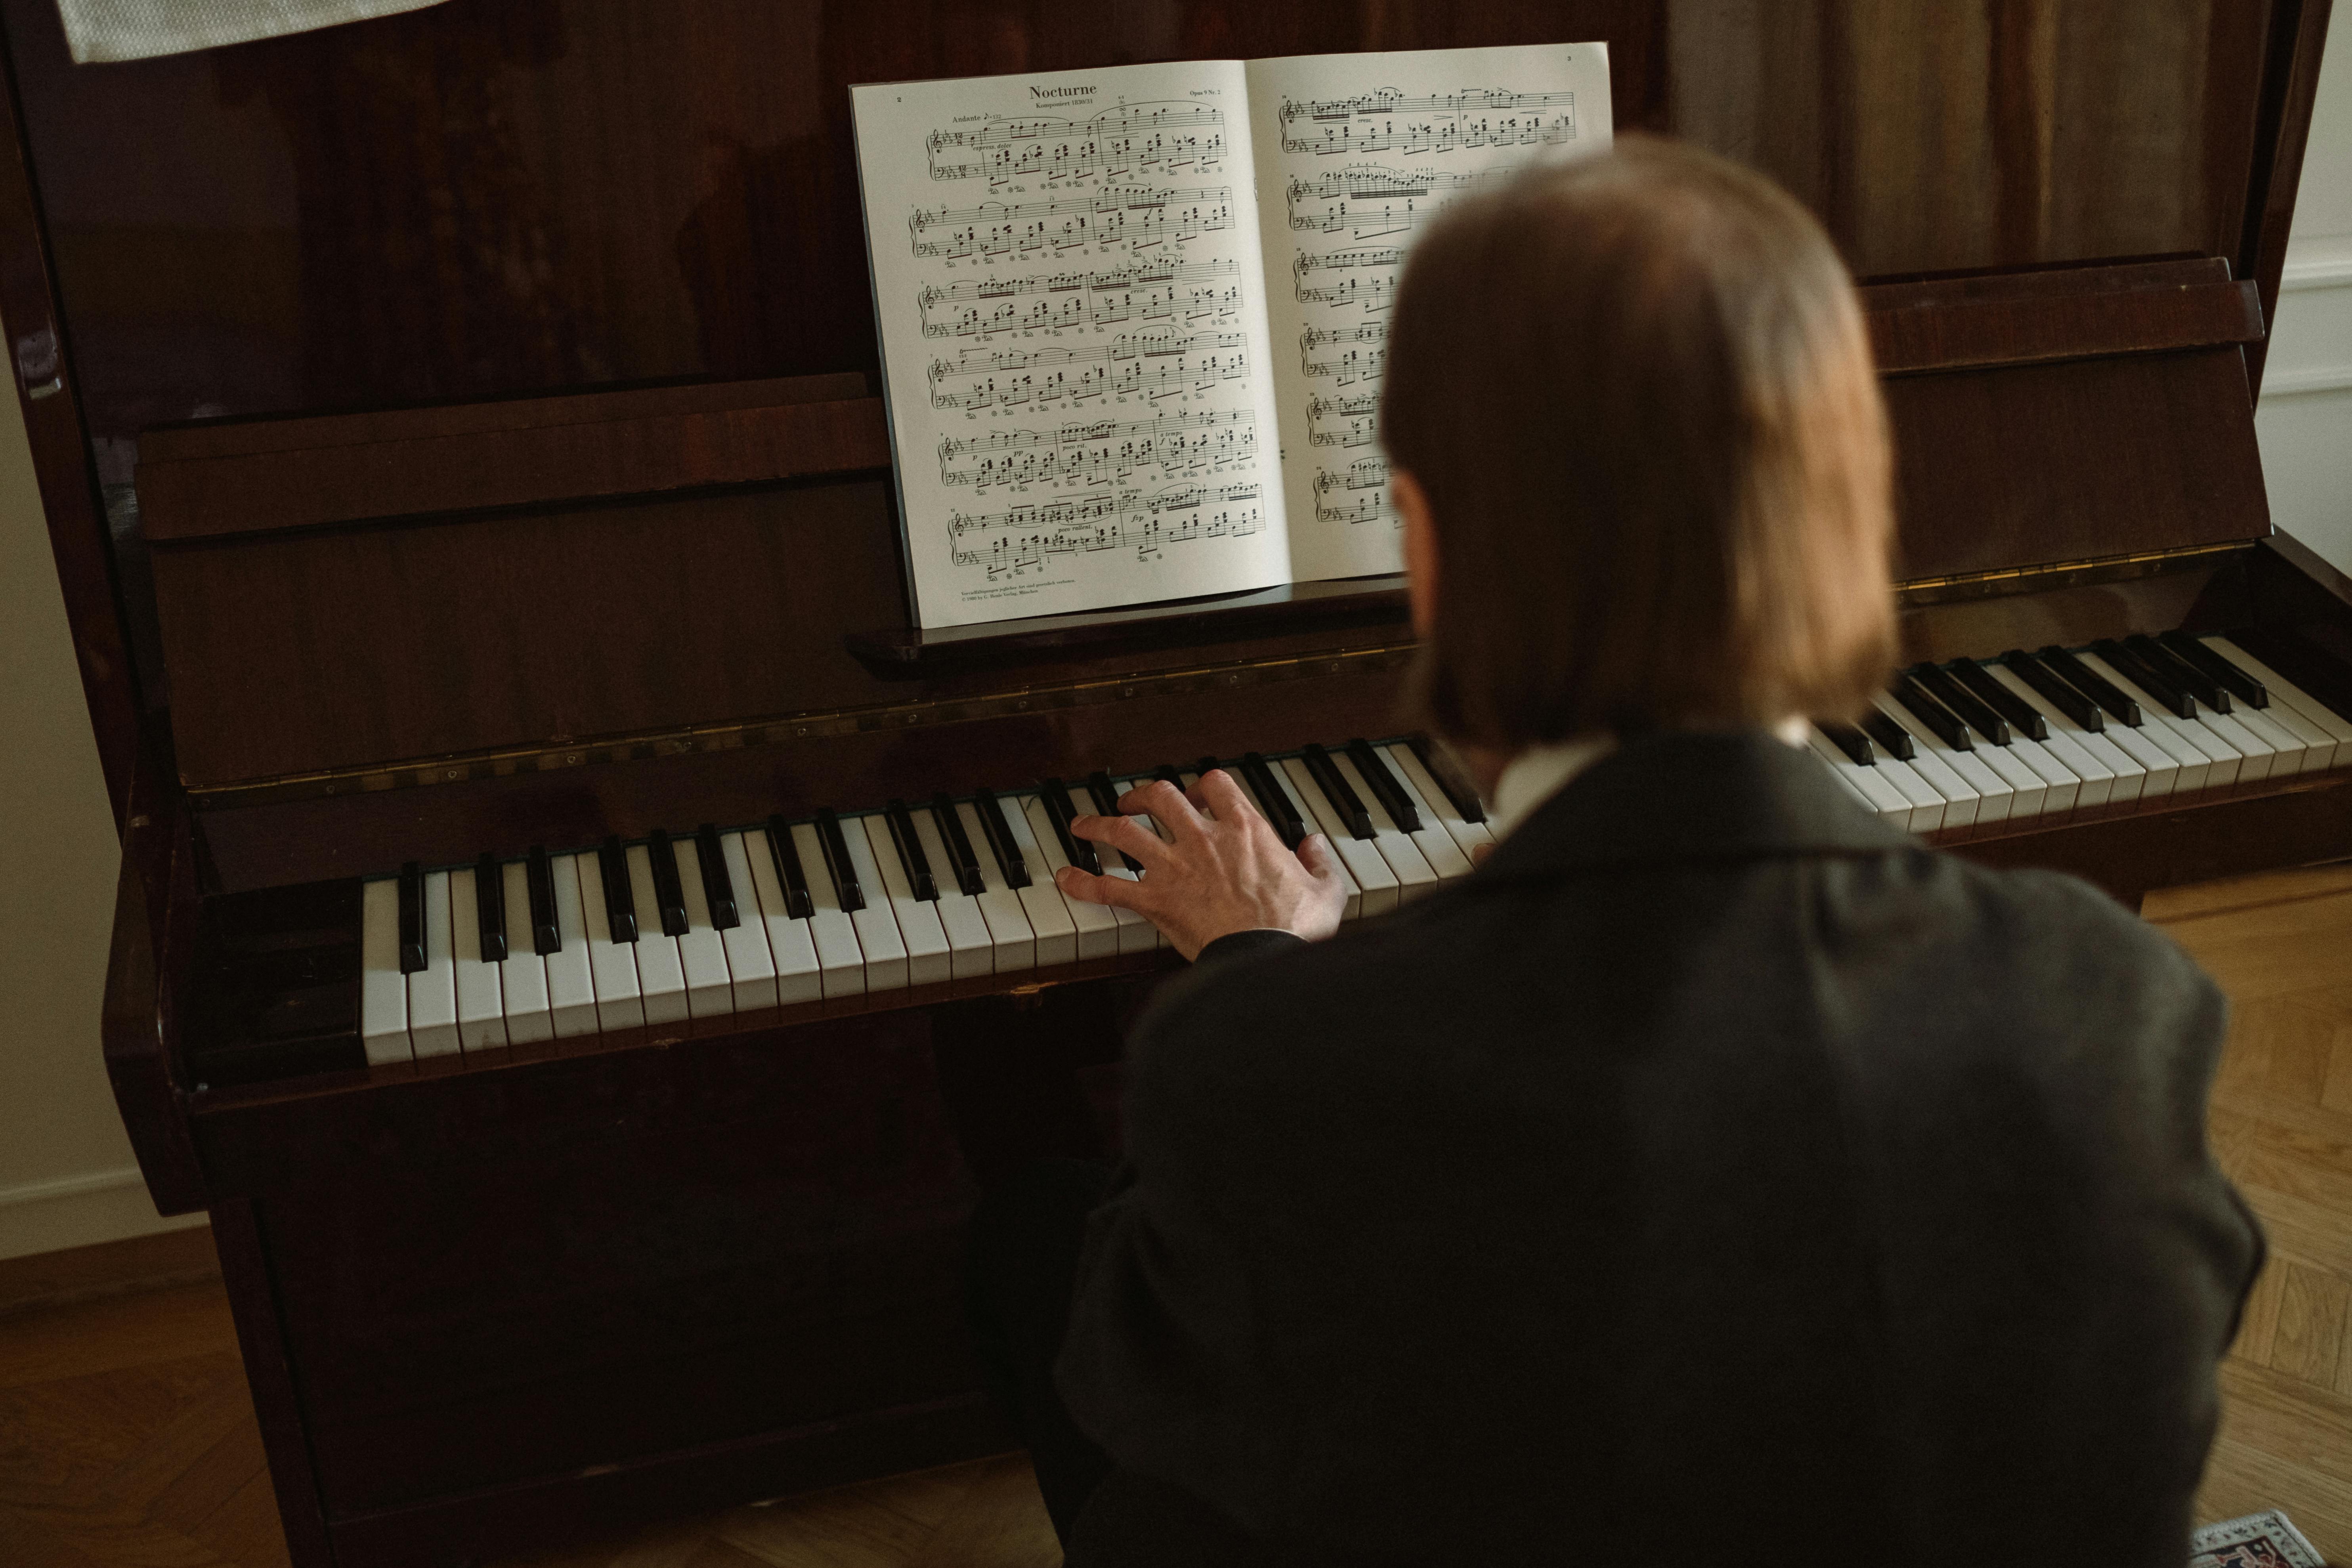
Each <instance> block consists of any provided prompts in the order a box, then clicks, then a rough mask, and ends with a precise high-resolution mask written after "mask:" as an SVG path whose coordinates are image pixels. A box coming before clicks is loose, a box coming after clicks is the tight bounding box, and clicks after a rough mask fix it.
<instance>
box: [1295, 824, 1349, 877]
mask: <svg viewBox="0 0 2352 1568" xmlns="http://www.w3.org/2000/svg"><path fill="white" fill-rule="evenodd" d="M1298 863H1299V864H1300V865H1302V866H1304V867H1306V868H1307V875H1309V876H1311V877H1313V878H1314V879H1316V880H1317V881H1318V882H1330V881H1336V880H1338V879H1339V856H1337V855H1335V854H1333V853H1332V852H1331V841H1330V840H1329V839H1328V838H1326V837H1323V835H1321V834H1319V833H1310V834H1308V835H1307V837H1304V838H1302V839H1300V840H1299V841H1298Z"/></svg>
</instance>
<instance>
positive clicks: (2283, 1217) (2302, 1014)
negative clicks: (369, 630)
mask: <svg viewBox="0 0 2352 1568" xmlns="http://www.w3.org/2000/svg"><path fill="white" fill-rule="evenodd" d="M2146 913H2147V915H2148V917H2149V918H2150V919H2152V920H2155V921H2159V922H2160V923H2162V924H2163V925H2164V926H2165V927H2166V928H2167V929H2168V930H2169V931H2171V933H2172V934H2173V935H2174V937H2176V938H2177V939H2178V940H2179V942H2181V943H2182V944H2183V945H2184V946H2186V947H2187V948H2188V949H2189V951H2190V952H2193V953H2195V954H2196V955H2197V957H2198V958H2199V960H2200V961H2201V962H2202V963H2204V964H2205V965H2206V966H2207V967H2208V968H2209V969H2210V970H2211V971H2212V973H2214V974H2215V975H2216V976H2217V977H2218V978H2219V979H2220V980H2221V984H2222V985H2223V986H2224V987H2225V988H2226V989H2227V990H2228V991H2229V993H2230V995H2231V1001H2232V1004H2233V1006H2234V1009H2235V1012H2234V1021H2233V1024H2232V1026H2231V1037H2230V1045H2229V1049H2228V1051H2227V1052H2226V1053H2225V1055H2224V1058H2223V1060H2222V1065H2221V1075H2220V1078H2219V1079H2218V1080H2217V1082H2216V1084H2215V1087H2214V1092H2213V1110H2212V1131H2213V1139H2214V1143H2215V1147H2216V1148H2217V1150H2218V1151H2219V1152H2220V1154H2221V1162H2222V1163H2223V1165H2224V1167H2225V1168H2226V1169H2227V1170H2228V1171H2229V1172H2230V1173H2231V1176H2232V1178H2234V1179H2235V1180H2236V1181H2237V1183H2238V1184H2239V1186H2240V1187H2241V1188H2242V1190H2243V1191H2244V1192H2245V1194H2246V1195H2247V1198H2248V1200H2249V1201H2250V1202H2252V1205H2253V1206H2254V1208H2255V1209H2256V1211H2257V1212H2259V1213H2260V1214H2261V1215H2262V1216H2263V1224H2264V1225H2265V1226H2267V1227H2268V1228H2269V1231H2270V1236H2271V1245H2272V1254H2271V1258H2272V1261H2271V1267H2270V1268H2269V1270H2268V1271H2267V1272H2266V1273H2265V1274H2264V1275H2263V1279H2262V1281H2261V1283H2260V1284H2259V1285H2258V1286H2257V1287H2256V1289H2255V1293H2254V1297H2253V1300H2252V1302H2251V1303H2250V1305H2249V1309H2248V1311H2247V1314H2246V1322H2245V1327H2244V1330H2243V1331H2242V1333H2241V1335H2240V1337H2239V1342H2238V1344H2237V1346H2236V1348H2235V1350H2234V1351H2233V1352H2232V1353H2231V1357H2230V1360H2229V1362H2228V1363H2227V1364H2226V1365H2225V1366H2224V1367H2223V1369H2222V1386H2223V1390H2224V1401H2225V1404H2224V1411H2223V1417H2222V1429H2221V1440H2220V1442H2219V1443H2218V1445H2217V1446H2216V1447H2215V1449H2214V1454H2213V1458H2212V1463H2211V1465H2210V1468H2209V1470H2208V1472H2207V1476H2206V1481H2205V1487H2204V1490H2203V1492H2202V1494H2201V1495H2200V1500H2199V1504H2200V1506H2199V1516H2200V1519H2222V1518H2229V1517H2231V1516H2233V1515H2237V1514H2242V1513H2252V1512H2254V1511H2256V1510H2261V1509H2264V1508H2284V1509H2285V1510H2287V1512H2288V1513H2289V1514H2290V1515H2292V1516H2293V1518H2294V1521H2295V1522H2296V1523H2297V1524H2298V1525H2299V1526H2300V1527H2301V1528H2302V1529H2303V1531H2305V1533H2306V1534H2307V1535H2309V1536H2310V1537H2311V1538H2312V1540H2313V1542H2315V1544H2316V1545H2318V1547H2319V1548H2320V1549H2321V1551H2322V1552H2326V1554H2327V1555H2328V1557H2329V1558H2330V1559H2331V1560H2332V1561H2335V1562H2337V1563H2352V868H2336V869H2330V870H2324V871H2311V872H2296V873H2291V874H2286V875H2282V876H2275V877H2265V878H2254V879H2246V880H2245V881H2242V882H2236V883H2221V884H2214V885H2211V886H2208V887H2203V888H2193V889H2177V890H2174V891H2171V892H2167V893H2162V894H2158V895H2156V896H2154V897H2152V898H2151V899H2150V900H2148V905H2147V910H2146ZM1059 1560H1060V1553H1059V1552H1058V1551H1057V1550H1056V1548H1055V1544H1054V1537H1053V1531H1052V1529H1051V1528H1050V1526H1049V1525H1048V1524H1047V1522H1046V1520H1045V1512H1044V1510H1043V1509H1042V1508H1040V1507H1039V1505H1038V1503H1037V1498H1036V1490H1035V1488H1034V1486H1033V1485H1032V1483H1031V1481H1030V1477H1029V1469H1028V1466H1027V1464H1026V1463H1025V1462H1024V1461H1023V1460H1022V1459H1020V1458H1017V1457H1016V1458H999V1459H989V1460H982V1461H981V1462H979V1463H977V1464H971V1465H961V1466H956V1467H953V1468H947V1469H941V1470H932V1471H927V1472H924V1473H922V1474H919V1475H913V1476H901V1477H897V1478H894V1479H889V1480H884V1481H876V1482H871V1483H868V1484H866V1485H864V1486H856V1487H845V1488H842V1489H838V1490H835V1491H829V1492H822V1493H816V1494H814V1495H811V1496H806V1497H801V1498H795V1499H790V1500H784V1501H782V1502H778V1503H775V1504H773V1505H771V1506H769V1507H765V1508H739V1509H732V1510H728V1511H726V1512H723V1513H719V1514H714V1515H709V1516H705V1517H701V1518H694V1519H683V1520H677V1521H668V1522H666V1523H663V1524H659V1525H655V1526H650V1527H647V1528H646V1529H642V1530H638V1531H632V1532H630V1533H628V1534H626V1535H625V1536H621V1537H618V1538H614V1539H611V1540H605V1541H599V1542H591V1543H587V1544H583V1545H575V1546H572V1547H568V1548H564V1549H562V1550H558V1551H551V1552H544V1553H539V1554H535V1555H531V1556H527V1557H519V1558H509V1559H505V1560H503V1561H502V1562H501V1563H499V1564H498V1568H914V1565H920V1568H1052V1565H1053V1564H1054V1563H1057V1562H1059ZM285 1562H286V1550H285V1545H284V1542H283V1541H282V1540H281V1539H280V1537H279V1535H278V1521H277V1515H276V1511H275V1507H274V1504H273V1501H272V1499H271V1496H270V1491H269V1479H268V1473H267V1471H266V1469H265V1468H264V1466H263V1462H262V1456H261V1446H260V1442H259V1439H258V1437H257V1434H256V1432H255V1429H254V1423H253V1408H252V1405H251V1404H250V1402H249V1401H248V1400H247V1395H246V1392H245V1384H244V1381H243V1378H242V1376H241V1373H240V1367H239V1363H238V1360H237V1352H236V1338H235V1335H234V1334H233V1332H232V1331H231V1328H230V1324H229V1316H228V1305H227V1301H226V1298H225V1297H224V1296H223V1295H222V1293H221V1291H220V1289H219V1287H218V1285H217V1284H213V1283H194V1284H187V1283H182V1284H174V1285H172V1286H170V1287H169V1288H166V1289H157V1290H154V1291H152V1292H149V1293H146V1294H143V1295H139V1296H135V1297H129V1298H121V1297H118V1298H112V1299H103V1300H87V1301H83V1302H81V1303H79V1304H76V1305H70V1306H65V1307H60V1308H56V1309H52V1310H37V1311H29V1312H18V1313H16V1314H14V1315H10V1316H0V1565H5V1568H117V1565H121V1568H132V1565H136V1568H216V1565H236V1568H269V1565H278V1564H283V1563H285Z"/></svg>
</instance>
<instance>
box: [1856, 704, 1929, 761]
mask: <svg viewBox="0 0 2352 1568" xmlns="http://www.w3.org/2000/svg"><path fill="white" fill-rule="evenodd" d="M1862 728H1863V731H1864V733H1866V734H1868V735H1869V737H1870V738H1871V739H1872V740H1874V741H1875V742H1878V743H1879V745H1880V746H1881V747H1883V748H1884V749H1885V752H1886V754H1887V755H1888V756H1890V757H1893V758H1894V759H1895V761H1896V762H1898V763H1907V762H1909V761H1910V760H1911V759H1912V758H1914V757H1916V756H1917V755H1918V754H1919V744H1918V742H1916V741H1914V740H1912V739H1911V731H1908V730H1906V729H1905V728H1904V727H1903V726H1902V725H1900V724H1897V723H1896V722H1895V721H1894V720H1892V719H1889V718H1888V717H1887V716H1886V715H1885V714H1884V713H1881V712H1880V711H1879V710H1877V709H1875V708H1873V709H1872V710H1870V711H1869V712H1867V713H1865V714H1864V715H1863V716H1862Z"/></svg>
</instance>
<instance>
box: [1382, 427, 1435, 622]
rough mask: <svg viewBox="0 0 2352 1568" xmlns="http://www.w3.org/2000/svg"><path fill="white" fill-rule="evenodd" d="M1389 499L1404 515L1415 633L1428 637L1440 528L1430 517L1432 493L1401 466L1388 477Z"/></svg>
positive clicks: (1407, 579) (1406, 565) (1432, 619)
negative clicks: (1437, 529) (1438, 529)
mask: <svg viewBox="0 0 2352 1568" xmlns="http://www.w3.org/2000/svg"><path fill="white" fill-rule="evenodd" d="M1389 503H1390V504H1391V506H1394V507H1395V508H1396V510H1397V515H1398V516H1400V517H1402V518H1403V519H1404V571H1405V596H1406V598H1407V599H1408V601H1410V603H1411V604H1412V633H1413V636H1415V637H1427V636H1429V634H1430V629H1431V628H1432V627H1433V626H1436V624H1437V531H1436V529H1435V528H1434V527H1433V526H1432V525H1431V523H1430V520H1429V497H1428V495H1427V494H1426V493H1425V492H1424V491H1423V489H1422V488H1421V481H1420V480H1418V479H1414V478H1413V477H1412V475H1411V474H1409V473H1406V472H1405V471H1404V470H1403V469H1402V468H1399V469H1397V470H1396V472H1395V473H1394V474H1392V475H1391V476H1390V479H1389Z"/></svg>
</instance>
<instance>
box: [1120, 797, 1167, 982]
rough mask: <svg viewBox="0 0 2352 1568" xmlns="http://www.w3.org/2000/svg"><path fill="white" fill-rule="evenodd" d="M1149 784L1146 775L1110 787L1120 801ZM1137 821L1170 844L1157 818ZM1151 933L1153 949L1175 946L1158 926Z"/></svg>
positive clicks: (1150, 817)
mask: <svg viewBox="0 0 2352 1568" xmlns="http://www.w3.org/2000/svg"><path fill="white" fill-rule="evenodd" d="M1150 782H1151V781H1150V775H1148V774H1147V775H1145V776H1144V777H1142V778H1133V779H1116V780H1113V781H1112V784H1111V787H1112V788H1113V789H1115V790H1117V791H1118V793H1119V796H1120V798H1121V799H1125V798H1126V795H1127V792H1128V791H1129V790H1131V789H1138V788H1140V787H1141V786H1142V785H1144V784H1149V783H1150ZM1137 820H1138V821H1139V822H1141V823H1142V824H1143V826H1145V827H1147V828H1149V829H1150V832H1151V834H1152V836H1153V837H1156V838H1158V839H1159V840H1160V842H1161V843H1163V844H1165V843H1169V842H1171V839H1170V838H1169V835H1168V830H1167V829H1166V828H1164V827H1162V826H1160V819H1159V818H1158V817H1156V816H1151V815H1150V813H1149V812H1146V813H1143V814H1141V815H1139V816H1138V817H1137ZM1138 880H1140V878H1139V879H1138ZM1151 931H1152V945H1153V946H1155V947H1173V946H1174V945H1175V943H1174V942H1171V940H1170V939H1169V935H1168V933H1167V932H1166V931H1161V930H1160V928H1159V927H1158V926H1153V927H1152V928H1151Z"/></svg>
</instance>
